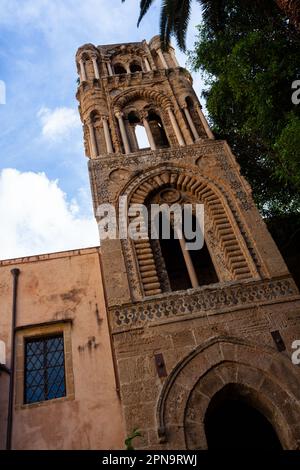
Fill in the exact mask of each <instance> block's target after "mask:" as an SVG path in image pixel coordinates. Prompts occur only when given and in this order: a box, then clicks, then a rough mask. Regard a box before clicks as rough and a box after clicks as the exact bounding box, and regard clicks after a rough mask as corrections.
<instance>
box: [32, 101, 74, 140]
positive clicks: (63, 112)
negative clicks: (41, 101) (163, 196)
mask: <svg viewBox="0 0 300 470" xmlns="http://www.w3.org/2000/svg"><path fill="white" fill-rule="evenodd" d="M38 117H39V118H40V121H41V125H42V134H43V136H44V137H45V138H46V139H48V140H53V141H57V140H62V139H63V138H65V137H68V136H69V135H70V134H71V132H72V131H73V130H74V129H77V128H78V127H80V119H79V115H78V111H77V110H75V109H72V108H65V107H62V108H55V109H53V110H51V109H49V108H45V107H43V108H41V109H40V110H39V112H38Z"/></svg>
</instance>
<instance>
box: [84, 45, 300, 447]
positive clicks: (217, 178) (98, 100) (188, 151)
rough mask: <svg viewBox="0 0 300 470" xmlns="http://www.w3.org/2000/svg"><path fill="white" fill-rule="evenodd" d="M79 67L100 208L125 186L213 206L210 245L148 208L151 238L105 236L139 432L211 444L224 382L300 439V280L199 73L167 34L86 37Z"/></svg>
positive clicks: (149, 198)
mask: <svg viewBox="0 0 300 470" xmlns="http://www.w3.org/2000/svg"><path fill="white" fill-rule="evenodd" d="M76 64H77V69H78V74H79V85H78V91H77V99H78V101H79V103H80V106H79V111H80V116H81V120H82V123H83V132H84V144H85V152H86V156H87V157H88V159H89V162H88V164H89V172H90V181H91V189H92V195H93V203H94V210H95V216H96V217H97V208H98V206H99V205H100V204H103V203H110V204H112V205H114V207H115V208H116V212H117V213H119V212H120V211H121V208H120V204H119V202H120V199H121V197H125V196H126V197H127V201H128V206H129V208H130V206H131V205H132V204H135V203H140V204H144V205H145V206H146V207H150V206H151V204H153V203H160V204H161V203H164V204H169V205H170V204H172V203H175V202H176V203H180V204H184V203H186V202H188V203H190V204H192V205H194V204H196V203H201V204H203V205H204V212H205V233H204V238H205V243H204V246H203V248H202V249H201V250H199V251H198V252H196V251H195V252H193V253H192V252H189V251H188V250H187V249H186V245H185V241H184V240H181V241H180V242H179V241H178V240H176V241H175V240H159V239H158V240H152V239H151V236H150V233H149V228H148V226H147V223H145V221H144V220H143V219H142V218H141V220H140V223H141V227H142V232H144V233H143V238H142V239H140V240H131V239H126V238H124V239H114V240H108V239H106V240H103V241H102V242H101V263H102V270H103V277H104V284H105V292H106V301H107V309H108V314H109V322H110V325H111V331H112V338H113V342H112V347H113V353H114V355H115V359H116V363H117V370H118V375H119V381H120V398H121V401H122V406H123V411H124V418H125V423H126V427H127V431H128V433H130V432H131V431H132V430H133V429H134V428H139V429H140V430H141V432H142V436H143V437H142V439H140V442H139V443H138V447H140V448H147V449H151V448H153V449H157V448H164V449H168V448H169V449H176V448H178V449H183V448H188V449H196V448H199V449H200V448H201V449H202V448H203V449H204V448H206V447H207V445H208V440H207V432H206V431H207V429H206V424H205V423H206V419H208V418H207V416H209V410H210V408H209V406H210V404H211V403H213V402H214V400H215V396H216V395H217V394H219V395H220V394H222V393H223V392H224V390H225V392H224V397H225V398H226V396H229V395H230V396H232V397H234V399H238V400H239V399H240V400H241V401H248V402H249V403H251V406H254V407H256V408H257V409H259V410H260V412H261V413H262V414H264V415H265V416H266V417H267V419H268V420H269V421H270V422H271V424H272V426H273V429H274V432H275V433H276V434H277V436H278V439H279V440H280V442H281V445H282V446H283V447H286V448H297V446H298V445H299V442H300V428H299V427H298V428H297V429H298V430H297V429H296V428H293V429H292V427H291V426H292V422H293V420H296V421H295V422H297V420H299V416H300V402H299V400H300V395H299V390H300V387H299V385H300V381H299V373H298V376H297V374H296V372H297V370H299V369H297V368H296V367H295V366H294V365H293V364H292V361H291V354H292V343H293V341H294V340H297V339H298V338H299V339H300V300H299V295H298V290H297V288H296V286H295V283H294V281H293V279H292V277H291V275H290V274H289V272H288V269H287V267H286V265H285V263H284V261H283V259H282V257H281V255H280V253H279V251H278V249H277V247H276V245H275V243H274V241H273V240H272V238H271V236H270V234H269V232H268V230H267V228H266V226H265V223H264V221H263V220H262V218H261V216H260V214H259V212H258V210H257V209H256V207H255V205H254V203H253V199H252V196H251V188H250V186H249V184H248V183H247V182H246V181H245V179H244V178H243V176H242V175H241V174H240V169H239V166H238V164H237V162H236V159H235V157H234V155H233V154H232V152H231V150H230V148H229V146H228V144H227V143H226V142H225V141H217V140H215V139H214V136H213V134H212V132H211V130H210V128H209V125H208V123H207V121H206V119H205V116H204V114H203V112H202V109H201V104H200V103H199V100H198V98H197V96H196V94H195V92H194V90H193V86H192V78H191V75H190V73H189V72H188V71H187V70H186V69H185V68H183V67H181V66H180V65H179V64H178V62H177V59H176V56H175V52H174V49H173V48H172V46H170V47H169V49H168V51H167V52H165V51H163V50H162V48H161V44H160V39H159V37H158V36H155V37H154V38H153V39H152V40H151V41H150V42H149V43H148V42H146V41H142V42H136V43H128V44H112V45H102V46H98V47H96V46H94V45H92V44H86V45H84V46H82V47H80V48H79V50H78V52H77V55H76ZM141 132H142V134H143V136H144V137H143V139H141V138H140V133H141ZM141 217H142V216H141ZM119 229H120V227H119ZM297 336H298V337H297ZM276 364H277V366H276ZM292 383H294V384H296V383H297V385H298V387H296V386H295V387H294V386H293V385H292ZM226 390H227V392H226ZM228 390H229V391H228ZM226 394H227V395H226ZM225 398H224V400H225ZM217 401H218V400H217ZM291 401H293V407H289V406H288V405H287V403H291ZM284 403H285V404H284ZM249 406H250V405H249Z"/></svg>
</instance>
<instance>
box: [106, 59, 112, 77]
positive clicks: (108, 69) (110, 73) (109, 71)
mask: <svg viewBox="0 0 300 470" xmlns="http://www.w3.org/2000/svg"><path fill="white" fill-rule="evenodd" d="M106 65H107V71H108V75H113V71H112V68H111V64H110V62H106Z"/></svg>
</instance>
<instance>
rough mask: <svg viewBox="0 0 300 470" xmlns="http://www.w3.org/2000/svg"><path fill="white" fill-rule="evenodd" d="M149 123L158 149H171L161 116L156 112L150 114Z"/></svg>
mask: <svg viewBox="0 0 300 470" xmlns="http://www.w3.org/2000/svg"><path fill="white" fill-rule="evenodd" d="M148 121H149V126H150V129H151V132H152V135H153V139H154V142H155V145H156V147H157V148H164V147H169V146H170V145H169V141H168V138H167V135H166V132H165V129H164V126H163V123H162V121H161V118H160V116H159V115H158V114H156V113H154V112H150V113H149V115H148Z"/></svg>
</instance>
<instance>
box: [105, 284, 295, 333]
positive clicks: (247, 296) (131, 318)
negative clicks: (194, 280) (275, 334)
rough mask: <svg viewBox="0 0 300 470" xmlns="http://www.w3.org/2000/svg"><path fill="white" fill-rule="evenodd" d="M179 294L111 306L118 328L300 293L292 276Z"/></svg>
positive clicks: (114, 322) (137, 325) (262, 301)
mask: <svg viewBox="0 0 300 470" xmlns="http://www.w3.org/2000/svg"><path fill="white" fill-rule="evenodd" d="M188 292H189V295H186V292H184V293H182V292H179V293H177V294H175V293H173V294H164V296H163V298H161V299H160V298H159V296H157V298H153V299H151V300H147V301H143V302H139V303H136V304H135V305H134V304H133V305H129V306H127V305H124V306H122V307H114V308H112V309H110V312H111V315H112V319H113V327H114V329H115V330H116V329H119V328H124V327H126V328H127V327H135V326H136V327H139V326H141V325H144V324H145V323H151V322H158V321H160V320H167V319H172V318H175V317H181V316H183V315H188V316H190V315H193V314H195V315H196V314H199V313H200V312H206V311H214V310H220V309H227V308H233V307H239V308H241V307H244V306H245V305H251V306H253V304H254V303H264V302H272V301H275V300H279V299H285V300H287V299H286V298H288V297H293V296H297V294H298V292H297V288H296V286H295V284H294V281H293V280H292V279H290V278H286V279H279V280H273V281H257V282H252V283H247V284H243V285H242V284H237V285H230V286H224V287H219V286H218V287H215V288H212V287H210V288H201V289H199V290H197V291H194V290H192V289H191V290H189V291H188Z"/></svg>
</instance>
